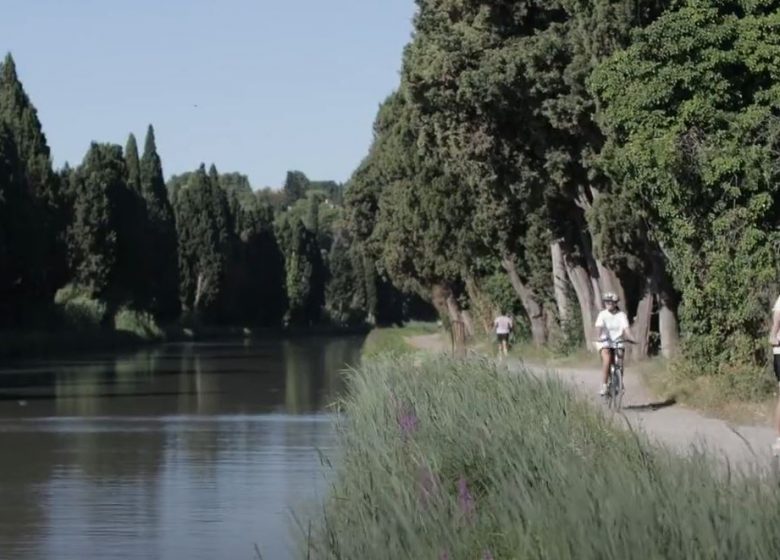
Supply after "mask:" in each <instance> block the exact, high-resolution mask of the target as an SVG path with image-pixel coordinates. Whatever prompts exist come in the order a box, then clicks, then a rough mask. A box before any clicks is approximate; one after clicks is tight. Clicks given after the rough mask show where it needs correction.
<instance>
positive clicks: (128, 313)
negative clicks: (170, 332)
mask: <svg viewBox="0 0 780 560" xmlns="http://www.w3.org/2000/svg"><path fill="white" fill-rule="evenodd" d="M114 329H115V330H117V331H119V332H127V333H131V334H134V335H135V336H137V337H139V338H142V339H144V340H162V339H163V338H164V337H165V333H163V331H162V329H160V327H159V326H158V325H157V322H156V321H155V319H154V316H153V315H152V314H151V313H148V312H146V311H138V310H135V309H130V308H127V307H121V308H120V309H119V311H117V313H116V315H114Z"/></svg>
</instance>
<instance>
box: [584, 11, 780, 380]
mask: <svg viewBox="0 0 780 560" xmlns="http://www.w3.org/2000/svg"><path fill="white" fill-rule="evenodd" d="M778 26H780V5H778V4H777V3H774V2H770V3H762V4H760V5H759V4H754V3H748V2H716V1H696V2H690V3H689V5H688V6H686V7H684V8H682V9H680V10H679V11H677V12H672V13H669V14H666V15H665V16H663V17H662V18H660V19H659V20H658V21H657V22H655V23H654V24H652V25H650V26H649V27H648V28H646V29H645V30H643V31H641V32H639V33H637V34H636V35H635V37H634V42H633V44H632V45H631V46H630V47H629V48H628V49H627V50H625V51H623V52H620V53H618V54H616V55H615V56H614V57H612V58H611V59H610V60H609V61H607V62H606V63H605V64H604V65H603V66H601V67H600V68H598V69H597V71H596V72H595V74H594V76H593V79H592V88H593V91H594V92H595V93H596V94H597V96H598V97H599V99H600V102H601V106H602V111H601V114H600V119H601V120H600V122H601V124H602V127H603V128H604V130H605V132H606V134H607V139H608V140H607V143H606V145H605V147H604V150H603V153H602V164H603V166H604V168H605V169H606V170H607V172H608V173H609V174H610V176H611V177H613V179H614V181H615V182H616V183H617V184H620V185H621V186H622V188H623V189H624V190H625V194H623V195H622V196H624V197H631V199H632V200H633V201H634V202H633V206H634V207H638V208H640V211H641V213H642V215H644V216H645V217H646V219H645V223H646V224H647V227H648V228H649V230H650V234H651V235H652V236H653V237H654V238H656V239H658V240H659V242H660V244H661V246H662V247H663V248H664V253H665V255H666V256H667V257H668V259H669V264H670V267H671V272H672V276H673V279H674V282H675V285H676V286H677V287H678V289H679V290H680V291H681V293H682V305H681V310H680V312H681V321H682V328H683V330H684V332H685V340H684V343H685V344H684V349H685V353H686V356H687V358H688V359H689V363H690V367H691V368H692V369H698V370H700V371H701V370H702V369H706V370H710V371H716V372H720V373H723V374H726V375H729V376H736V377H739V376H741V375H744V374H745V372H746V370H747V371H749V370H751V369H754V368H757V367H759V365H760V364H761V363H763V361H764V352H763V351H762V350H761V348H762V346H763V339H764V338H765V332H764V331H765V328H766V325H765V317H766V315H767V310H768V309H769V305H770V303H771V300H772V299H773V297H774V294H773V288H774V287H775V285H776V265H775V261H776V251H775V247H776V246H777V245H776V244H777V241H778V237H777V233H776V231H775V229H776V225H777V223H778V217H780V207H778V205H777V204H776V203H775V200H776V198H777V185H778V184H780V183H779V182H778V166H777V156H776V154H777V147H778V138H779V137H780V136H779V135H778V134H779V133H780V121H779V120H778V117H777V110H778V103H779V102H780V97H778V92H779V91H780V90H778V89H777V85H776V78H777V76H778V73H779V72H780V59H778V57H777V56H776V53H777V49H778V45H779V43H778V39H777V37H778V35H777V32H776V31H777V30H778ZM748 375H749V374H748Z"/></svg>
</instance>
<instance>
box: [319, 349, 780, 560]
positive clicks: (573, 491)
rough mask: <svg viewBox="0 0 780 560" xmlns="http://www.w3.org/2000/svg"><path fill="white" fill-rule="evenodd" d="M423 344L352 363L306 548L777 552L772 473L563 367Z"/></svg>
mask: <svg viewBox="0 0 780 560" xmlns="http://www.w3.org/2000/svg"><path fill="white" fill-rule="evenodd" d="M417 360H418V361H417V362H415V360H414V359H410V358H405V357H402V358H392V359H391V358H385V359H380V360H378V361H373V362H370V363H368V364H366V365H365V366H364V367H363V368H362V369H361V370H359V371H356V372H353V373H351V374H350V376H351V377H350V386H351V395H350V396H349V397H348V398H347V400H346V401H345V402H344V404H343V406H344V412H345V414H344V416H343V418H345V419H348V421H345V422H344V423H343V424H342V425H341V427H340V429H341V437H342V450H343V453H342V457H340V461H339V467H338V470H337V472H336V477H335V482H334V487H333V489H332V493H331V495H330V496H329V498H328V500H327V501H326V504H325V506H324V511H323V514H322V516H321V517H320V518H319V519H318V521H317V523H316V525H315V528H316V530H315V531H314V532H313V534H312V536H311V537H310V538H309V539H307V543H306V546H307V547H308V549H309V550H308V551H307V553H308V554H310V555H311V556H312V557H314V558H343V559H353V558H354V559H364V558H371V559H383V558H388V559H390V558H393V559H395V558H429V559H441V558H449V559H453V560H455V559H459V558H463V559H469V560H473V559H486V558H496V559H499V558H556V559H557V558H561V559H565V558H578V559H591V558H592V559H610V558H615V559H618V558H619V559H623V558H667V559H674V558H681V559H682V558H685V559H689V558H713V559H714V558H722V559H727V558H767V559H769V558H777V557H778V556H779V555H780V533H778V532H777V530H776V528H777V525H778V523H779V522H780V487H778V485H777V484H767V483H766V481H762V480H761V479H759V478H753V477H750V476H747V475H744V474H739V473H735V472H731V471H730V470H729V471H728V473H724V472H723V471H722V470H720V471H719V470H718V469H717V468H716V466H715V464H714V461H713V460H712V459H711V458H710V457H709V456H708V455H707V454H706V453H705V452H704V451H696V450H694V451H693V452H692V453H691V455H689V456H687V457H680V456H677V455H675V454H673V453H671V452H670V451H668V450H666V449H664V448H661V447H654V446H651V445H650V444H649V443H648V442H647V441H646V440H645V438H644V437H643V436H641V435H639V434H635V433H633V432H631V431H625V430H622V429H618V428H617V427H616V426H615V425H613V424H612V423H611V422H610V421H609V420H608V419H606V418H605V416H604V415H603V414H602V413H601V412H600V411H599V410H598V409H596V408H594V407H592V406H591V405H590V404H588V403H586V402H584V401H583V400H580V399H579V398H577V397H575V396H574V394H573V392H572V391H571V390H570V389H568V388H566V387H564V386H563V385H562V382H560V381H557V380H554V379H547V378H545V379H536V378H534V377H532V376H531V375H530V374H528V373H525V374H521V375H518V376H514V375H513V376H509V375H506V370H503V371H501V370H499V369H498V368H497V366H496V365H494V364H493V363H492V362H489V361H482V360H468V361H454V360H451V359H447V358H444V357H440V358H436V359H430V360H427V361H423V362H422V363H420V362H419V358H417ZM726 474H727V475H728V476H726Z"/></svg>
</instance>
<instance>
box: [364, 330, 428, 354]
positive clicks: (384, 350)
mask: <svg viewBox="0 0 780 560" xmlns="http://www.w3.org/2000/svg"><path fill="white" fill-rule="evenodd" d="M437 332H441V328H440V327H439V326H438V325H437V324H436V323H423V322H419V321H413V322H410V323H407V324H406V325H404V326H403V327H379V328H376V329H373V330H372V331H371V332H370V333H369V334H368V336H367V337H366V341H365V343H364V346H363V356H364V357H367V358H370V357H373V356H377V355H379V354H409V353H413V352H415V351H416V349H415V348H414V347H413V346H412V345H411V344H409V343H408V342H407V341H406V338H407V337H411V336H417V335H423V334H434V333H437Z"/></svg>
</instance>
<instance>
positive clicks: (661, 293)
mask: <svg viewBox="0 0 780 560" xmlns="http://www.w3.org/2000/svg"><path fill="white" fill-rule="evenodd" d="M651 258H652V271H653V288H654V291H655V292H656V295H657V296H658V332H659V334H660V336H661V355H662V356H663V357H664V358H672V357H674V356H675V355H676V354H677V351H678V349H679V346H680V330H679V324H678V322H677V301H676V299H675V297H674V291H673V289H672V286H671V281H670V280H669V276H668V275H667V272H666V266H665V262H664V260H663V259H664V257H663V256H662V253H658V254H655V255H652V256H651Z"/></svg>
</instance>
